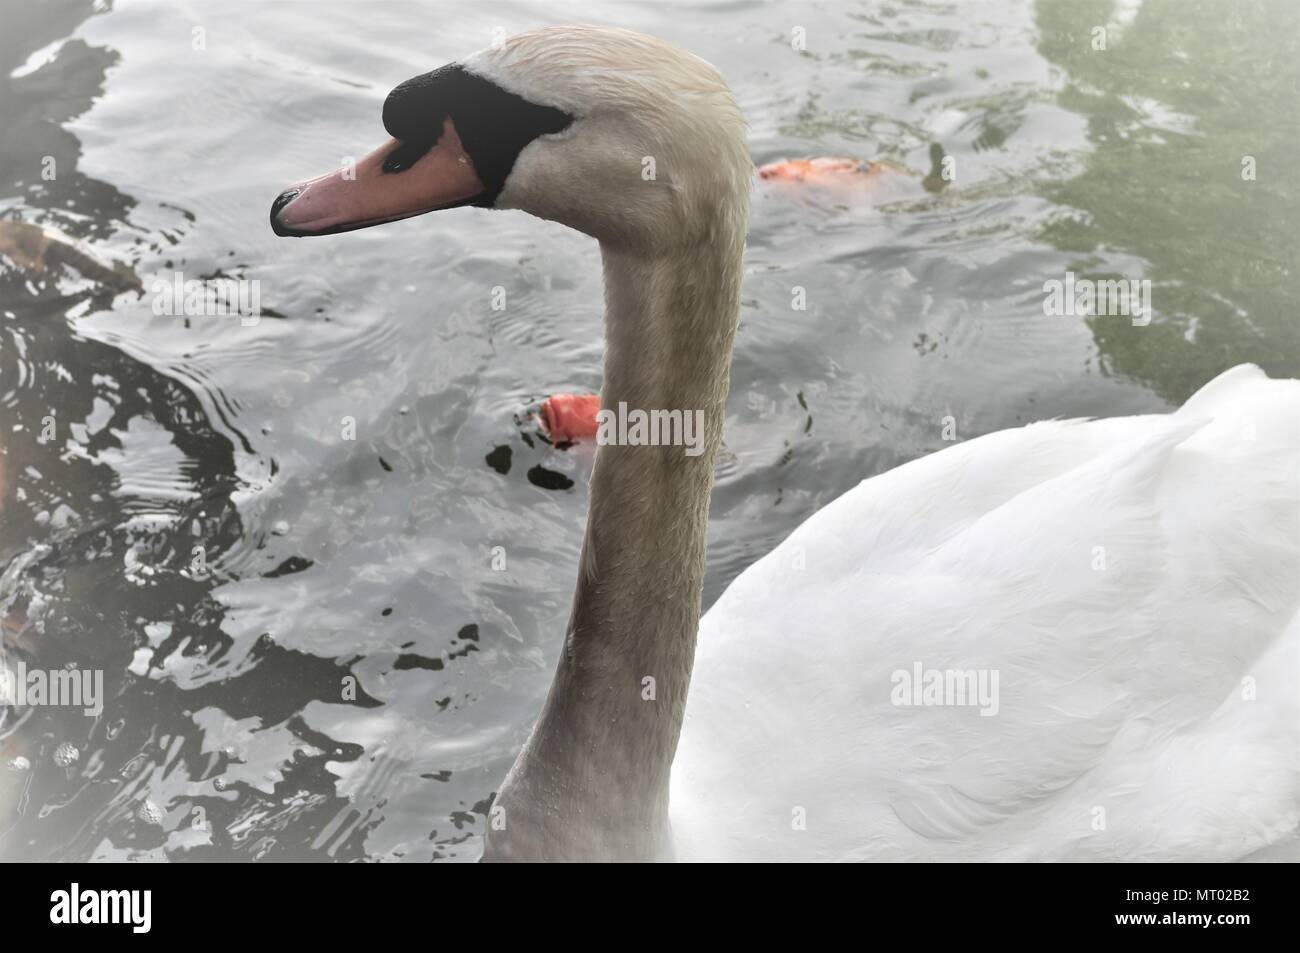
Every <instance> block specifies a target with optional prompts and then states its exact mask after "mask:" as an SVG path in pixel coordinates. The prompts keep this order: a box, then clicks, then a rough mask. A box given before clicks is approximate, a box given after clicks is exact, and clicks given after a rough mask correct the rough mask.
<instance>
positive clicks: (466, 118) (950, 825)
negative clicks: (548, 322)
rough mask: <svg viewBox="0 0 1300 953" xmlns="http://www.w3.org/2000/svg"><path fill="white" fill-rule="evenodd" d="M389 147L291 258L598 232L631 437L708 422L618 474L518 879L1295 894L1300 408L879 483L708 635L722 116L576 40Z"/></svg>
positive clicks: (754, 587) (705, 92)
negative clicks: (437, 216)
mask: <svg viewBox="0 0 1300 953" xmlns="http://www.w3.org/2000/svg"><path fill="white" fill-rule="evenodd" d="M383 121H384V125H385V127H386V128H387V130H388V132H389V133H390V135H391V136H392V138H391V139H389V140H388V141H386V142H385V143H384V144H382V145H381V146H380V147H379V148H378V149H376V150H375V151H374V152H372V153H370V154H369V155H368V156H366V157H365V158H364V159H362V160H360V161H359V162H358V163H357V164H356V167H355V168H353V169H350V170H340V171H339V172H335V173H331V174H328V175H324V176H321V177H319V178H316V179H311V180H308V181H305V182H301V183H299V184H297V185H295V186H292V187H291V188H289V189H286V190H285V191H284V192H283V193H281V195H280V196H279V197H277V198H276V199H275V201H274V203H273V204H272V209H271V223H272V227H273V229H274V230H275V232H276V233H277V234H281V235H296V236H303V235H322V234H332V233H336V232H342V231H347V230H349V229H352V228H359V227H363V226H367V225H373V224H377V223H379V222H386V221H392V220H395V219H399V218H405V217H408V216H410V215H414V214H419V213H421V212H426V211H431V210H434V209H444V208H452V207H457V206H463V205H473V206H479V207H489V208H502V209H521V210H523V211H526V212H530V213H532V214H533V215H536V216H539V217H541V218H544V219H550V220H553V221H556V222H560V223H562V224H565V225H568V226H571V227H573V228H575V229H578V230H580V231H582V232H585V233H586V234H588V235H590V236H592V237H594V238H596V239H597V240H598V242H599V244H600V253H601V259H602V266H603V271H604V281H605V298H606V313H605V335H606V348H605V356H604V382H603V387H602V391H601V405H602V407H605V408H613V407H617V406H618V405H619V403H620V402H625V403H626V404H627V406H628V407H631V408H644V409H680V410H683V411H689V410H699V411H702V413H703V421H704V432H705V440H704V452H703V453H700V454H698V455H696V456H690V455H687V454H685V453H683V452H682V448H681V447H679V446H645V445H632V444H631V443H630V442H629V443H624V444H621V445H618V444H609V445H604V446H600V447H599V448H598V451H597V453H596V457H595V464H594V468H593V472H592V474H591V491H590V510H589V514H588V520H587V527H586V533H585V537H584V544H583V548H582V554H581V560H580V565H579V566H578V570H577V584H576V588H575V592H574V597H573V609H572V615H571V617H570V621H569V624H568V626H567V630H566V632H565V633H564V643H563V651H562V652H561V654H560V659H559V663H558V667H557V670H556V672H555V676H554V681H553V683H552V686H551V689H550V693H549V695H548V697H547V699H546V702H545V705H544V707H543V710H542V712H541V714H540V716H539V718H538V719H537V722H536V724H535V726H534V728H533V730H532V732H531V734H530V735H529V736H528V739H527V741H526V742H525V744H524V746H523V749H522V750H521V751H520V753H519V756H518V759H517V760H516V762H515V763H514V766H513V767H512V768H511V770H510V772H509V773H508V775H507V777H506V778H505V780H504V782H503V783H502V785H501V788H500V790H499V792H498V793H497V795H496V798H495V801H494V803H493V806H492V808H491V812H490V816H489V823H488V824H487V828H488V829H487V834H486V839H485V846H484V859H485V860H493V861H500V860H515V861H588V860H637V861H656V860H668V859H677V860H760V859H761V860H902V859H912V860H1053V859H1075V860H1139V859H1140V860H1179V859H1199V860H1226V859H1232V858H1245V857H1259V856H1267V855H1268V854H1269V852H1270V851H1278V850H1281V851H1284V852H1286V851H1289V852H1291V853H1290V855H1291V856H1294V848H1295V844H1296V831H1297V823H1298V818H1297V812H1298V804H1300V783H1298V781H1300V766H1298V763H1297V750H1298V745H1297V724H1298V723H1300V718H1298V715H1300V712H1298V710H1297V678H1296V676H1297V665H1298V663H1300V657H1298V655H1297V644H1298V643H1300V621H1298V616H1297V606H1298V604H1300V599H1298V596H1297V574H1298V572H1300V554H1298V551H1297V549H1298V547H1297V537H1298V536H1300V532H1298V530H1300V527H1298V524H1297V513H1298V512H1300V502H1298V500H1297V459H1298V457H1300V449H1298V447H1297V443H1298V438H1297V428H1296V423H1295V422H1296V420H1297V416H1298V413H1297V412H1298V411H1300V382H1297V381H1291V380H1273V379H1269V378H1267V377H1266V376H1265V375H1264V374H1263V373H1262V372H1261V371H1259V370H1258V369H1257V368H1254V367H1251V366H1241V367H1237V368H1234V369H1232V370H1229V371H1227V372H1225V373H1223V374H1222V375H1221V376H1219V377H1217V378H1216V379H1214V380H1213V381H1211V382H1209V383H1208V384H1206V385H1205V387H1204V388H1203V389H1202V390H1201V391H1199V392H1198V393H1197V394H1195V395H1194V396H1193V397H1192V398H1191V399H1190V400H1188V401H1187V403H1186V405H1185V406H1183V407H1182V408H1181V409H1179V410H1178V411H1176V412H1174V413H1170V414H1155V415H1149V416H1137V417H1127V418H1119V419H1105V420H1053V421H1044V422H1040V423H1034V424H1031V425H1029V426H1026V427H1022V428H1019V429H1013V430H1006V431H1002V432H998V433H993V434H989V435H986V436H982V437H979V438H977V439H973V440H970V441H968V442H965V443H958V444H954V445H953V446H951V447H950V448H947V449H944V450H942V451H941V452H937V453H934V454H932V455H929V456H926V457H923V458H921V459H917V460H915V461H912V462H910V463H907V464H905V465H903V466H900V467H898V468H897V469H894V470H892V471H889V472H886V473H883V474H880V475H878V476H873V477H871V478H870V479H867V480H865V481H864V482H862V483H861V484H860V485H858V486H857V487H855V488H854V489H852V490H850V491H848V492H847V493H845V494H844V495H843V496H841V497H840V498H839V499H837V500H836V501H834V502H833V503H831V504H830V505H828V506H826V507H825V508H824V509H822V510H821V511H819V512H818V513H816V514H815V515H813V516H812V517H811V518H810V519H808V520H807V521H806V522H805V523H804V524H803V525H802V526H800V527H799V528H798V529H796V530H795V531H794V532H793V533H792V534H791V535H790V536H789V538H788V539H786V540H785V541H784V542H782V543H781V544H780V545H778V546H777V547H776V548H775V549H774V550H773V551H772V552H771V553H769V554H768V555H767V556H765V557H764V558H762V559H760V560H759V561H758V562H756V563H755V564H754V565H752V566H751V567H749V568H748V569H747V570H746V571H745V572H744V573H743V574H741V575H740V576H739V577H738V578H737V579H736V580H735V581H734V582H733V584H732V585H731V586H730V587H729V588H728V589H727V591H726V592H725V593H724V594H723V595H722V596H721V598H720V599H719V600H718V602H717V604H716V605H714V606H713V607H712V609H711V610H710V611H709V612H708V613H707V614H706V615H705V616H704V617H703V618H702V619H701V618H700V616H699V613H700V605H701V585H702V580H703V578H704V567H705V525H706V520H707V515H708V505H709V495H710V489H711V486H712V480H713V471H714V457H715V454H716V451H717V449H718V446H719V441H720V439H721V434H722V426H723V411H724V402H725V399H726V395H727V389H728V375H729V361H730V353H731V348H732V342H733V338H734V336H735V333H736V327H737V320H738V312H739V291H740V282H741V271H742V267H741V258H742V253H743V246H744V240H745V234H746V231H747V221H748V210H749V193H750V188H751V182H752V177H753V166H752V163H751V160H750V157H749V154H748V151H747V147H746V139H745V126H744V122H743V120H742V117H741V114H740V111H739V109H738V108H737V106H736V104H735V102H734V100H733V98H732V96H731V94H730V92H729V91H728V88H727V86H726V84H725V83H724V81H723V80H722V78H721V77H720V76H719V75H718V73H717V72H716V71H715V70H714V69H713V68H712V67H711V66H709V65H708V64H707V63H705V62H704V61H703V60H701V59H699V58H697V57H695V56H693V55H691V54H689V53H687V52H684V51H682V50H680V49H678V48H676V47H674V46H671V45H669V44H667V43H665V42H662V41H660V40H657V39H654V38H651V37H647V36H643V35H639V34H636V33H632V32H627V31H624V30H619V29H610V28H598V27H586V26H581V27H562V28H551V29H543V30H537V31H533V32H529V33H524V34H521V35H518V36H515V37H512V38H510V39H508V40H506V41H505V42H504V43H502V44H500V45H498V46H496V47H494V48H492V49H489V50H485V51H483V52H481V53H477V54H475V55H473V56H471V57H469V58H467V59H465V60H464V61H462V62H460V63H455V64H452V65H449V66H445V67H442V68H441V69H438V70H435V71H434V72H431V73H428V74H425V75H423V76H419V77H415V78H414V79H411V80H408V81H406V82H404V83H402V84H401V85H399V86H397V87H396V88H395V89H394V90H393V92H392V93H391V94H390V95H389V96H388V98H387V99H386V101H385V103H384V108H383ZM650 168H653V174H652V175H651V174H647V173H646V170H647V169H650ZM697 635H698V645H697ZM688 688H689V694H688Z"/></svg>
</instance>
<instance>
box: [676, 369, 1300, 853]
mask: <svg viewBox="0 0 1300 953" xmlns="http://www.w3.org/2000/svg"><path fill="white" fill-rule="evenodd" d="M1298 420H1300V382H1297V381H1281V380H1270V379H1268V378H1267V377H1265V376H1264V374H1263V373H1262V372H1261V371H1259V369H1258V368H1255V367H1252V366H1241V367H1237V368H1235V369H1233V370H1231V371H1228V372H1226V373H1224V374H1222V375H1220V376H1219V377H1218V378H1216V379H1215V380H1214V381H1212V382H1211V383H1209V384H1208V385H1206V386H1205V387H1204V388H1202V390H1201V391H1200V392H1198V393H1197V394H1196V395H1195V396H1193V397H1192V398H1191V400H1189V401H1188V403H1187V404H1186V406H1184V407H1183V408H1182V409H1181V410H1179V411H1178V412H1177V413H1174V414H1170V415H1153V416H1143V417H1129V418H1119V419H1112V420H1094V421H1050V422H1044V423H1037V424H1033V425H1030V426H1028V427H1023V428H1019V429H1016V430H1007V431H1003V432H1000V433H995V434H990V435H988V436H985V437H981V438H979V439H976V440H972V441H970V442H969V443H966V444H960V445H957V446H954V447H951V448H949V449H945V450H943V451H942V452H939V453H935V454H933V455H931V456H928V457H925V458H922V459H919V460H916V461H913V462H911V463H909V464H907V465H905V466H902V467H899V468H897V469H895V470H893V471H890V472H888V473H885V474H882V475H880V476H877V477H875V478H873V479H870V480H867V481H865V482H863V483H862V484H860V485H859V486H857V487H856V488H854V489H853V490H851V491H849V492H848V493H846V494H844V495H843V496H842V497H840V498H839V499H838V500H836V501H835V502H834V503H832V504H830V505H829V506H827V507H826V508H825V509H823V510H822V511H821V512H819V513H817V514H816V515H814V516H813V517H812V518H811V519H809V520H808V521H807V522H805V523H804V524H803V525H802V526H800V527H799V528H798V529H797V530H796V531H795V532H794V533H792V534H791V536H790V537H789V538H788V539H787V540H786V541H785V542H783V543H782V544H781V545H780V546H778V547H777V548H776V549H775V550H773V551H772V552H771V553H770V554H768V555H767V556H766V557H765V558H764V559H762V560H760V561H759V562H758V563H756V564H755V565H754V566H752V567H750V568H749V569H748V570H747V571H746V572H744V573H743V574H742V575H741V576H740V577H739V578H738V579H737V580H736V581H735V582H734V583H733V584H732V585H731V586H730V588H728V590H727V591H726V592H725V593H724V594H723V596H722V597H721V598H720V599H719V600H718V602H717V604H716V605H715V606H714V607H713V608H712V609H711V610H710V611H709V612H708V613H707V615H706V616H705V617H704V619H703V620H702V622H701V628H700V636H699V644H698V648H697V653H696V667H695V674H694V676H693V678H692V683H691V691H690V695H689V698H688V702H687V709H686V722H685V726H684V728H683V731H682V737H681V742H680V745H679V748H678V752H677V757H676V759H675V761H674V763H673V776H672V790H671V800H670V804H671V813H672V822H673V830H674V838H675V842H676V846H677V850H678V854H679V856H680V857H682V858H683V859H746V858H755V859H757V858H764V859H843V860H861V859H936V860H940V859H942V860H973V859H990V860H1043V859H1076V860H1136V859H1142V860H1180V859H1182V860H1186V859H1203V860H1228V859H1233V858H1241V857H1246V856H1249V855H1251V854H1253V853H1255V852H1258V851H1261V850H1263V849H1265V848H1270V847H1276V846H1278V845H1282V847H1283V848H1284V849H1285V848H1286V847H1287V846H1289V847H1290V848H1291V851H1292V853H1293V852H1294V845H1295V832H1296V828H1297V815H1298V802H1300V763H1298V762H1300V711H1298V708H1297V698H1298V697H1300V677H1298V676H1300V669H1298V668H1297V664H1298V662H1300V655H1298V654H1297V643H1298V642H1300V623H1298V621H1297V605H1298V597H1297V579H1298V578H1300V575H1298V573H1300V558H1298V554H1297V542H1298V540H1300V522H1298V520H1300V501H1298V494H1297V480H1298V474H1300V457H1298V453H1297V444H1298V442H1300V441H1298V432H1297V421H1298ZM800 567H802V568H800ZM918 662H919V663H921V664H922V665H923V666H924V668H925V669H927V670H929V669H936V670H949V669H952V670H976V671H979V670H983V671H985V672H994V671H995V672H997V673H998V687H999V699H998V708H997V713H996V714H994V715H991V716H984V715H981V714H980V711H979V708H978V707H976V706H972V705H966V706H951V705H948V706H910V705H909V706H906V707H904V706H899V705H895V704H892V703H891V689H892V687H893V684H892V683H891V675H892V673H893V672H895V671H897V670H904V671H911V670H912V669H913V666H914V664H915V663H918ZM801 819H802V821H803V827H804V829H799V828H800V826H801V825H800V821H801Z"/></svg>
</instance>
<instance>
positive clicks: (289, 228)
mask: <svg viewBox="0 0 1300 953" xmlns="http://www.w3.org/2000/svg"><path fill="white" fill-rule="evenodd" d="M485 191H486V188H485V186H484V185H483V182H482V180H480V179H479V176H478V172H476V171H475V169H474V162H473V160H472V159H471V158H470V156H469V154H468V153H467V152H466V151H465V148H464V146H462V145H461V141H460V136H458V135H457V134H456V124H455V123H454V122H452V119H451V117H450V116H447V117H446V118H445V119H444V120H443V124H442V133H441V135H440V136H439V137H438V141H437V142H436V143H434V144H433V145H432V146H430V147H428V148H427V149H425V148H424V147H423V146H422V145H421V144H417V143H403V142H400V141H398V140H397V139H389V140H388V141H387V142H385V143H384V144H383V145H382V146H380V147H379V148H378V149H376V150H375V151H374V152H371V153H370V154H369V155H366V156H365V157H363V158H362V159H361V160H360V161H359V162H357V163H356V165H355V166H352V165H348V166H344V167H343V168H342V169H338V170H336V171H334V172H330V173H328V174H326V175H322V176H319V177H318V178H315V179H309V180H308V181H306V182H299V183H297V184H296V185H291V186H290V187H289V188H287V189H285V190H284V191H283V192H281V193H280V195H279V197H277V198H276V200H275V202H274V204H272V206H271V228H272V229H273V230H274V231H275V233H276V234H277V235H292V236H300V235H332V234H334V233H336V232H349V231H352V230H353V229H357V228H366V227H367V226H369V225H379V224H381V223H383V222H395V221H397V220H398V219H403V218H410V217H411V216H413V215H420V214H422V213H424V212H432V211H434V210H436V209H444V208H455V207H456V206H459V205H468V204H470V203H471V202H473V201H474V200H475V199H476V198H478V197H479V196H480V195H482V194H483V193H484V192H485Z"/></svg>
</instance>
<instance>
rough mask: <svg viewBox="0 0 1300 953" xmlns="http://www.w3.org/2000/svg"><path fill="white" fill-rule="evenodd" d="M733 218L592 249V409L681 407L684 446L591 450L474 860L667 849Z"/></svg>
mask: <svg viewBox="0 0 1300 953" xmlns="http://www.w3.org/2000/svg"><path fill="white" fill-rule="evenodd" d="M735 218H737V220H738V221H737V227H736V231H737V232H738V233H737V234H725V235H720V234H719V229H710V230H709V232H710V234H709V236H708V237H702V238H701V240H700V241H699V242H698V243H696V244H694V245H691V246H688V247H684V248H681V249H680V250H679V251H676V252H674V253H673V254H670V255H664V256H660V257H646V256H644V255H638V254H634V253H630V252H625V251H618V250H614V249H611V248H607V247H604V246H602V248H601V256H602V259H603V262H604V271H605V302H606V315H605V335H606V350H605V381H604V387H603V389H602V392H601V407H602V409H604V410H609V411H612V412H614V413H616V414H617V413H618V412H619V410H620V405H622V407H624V408H625V409H626V413H627V416H628V418H629V419H631V418H632V414H633V412H634V411H637V410H641V411H653V410H660V411H681V412H682V414H681V419H682V421H683V429H682V430H680V431H678V433H679V434H680V435H681V436H684V437H687V436H689V437H693V443H694V445H693V446H684V445H682V444H681V443H678V444H676V445H667V446H664V445H660V446H647V445H626V444H611V443H607V442H606V443H602V445H601V446H599V448H598V449H597V452H596V461H595V467H594V470H593V473H592V477H591V497H590V511H589V514H588V517H587V533H586V537H585V540H584V542H583V549H582V562H581V565H580V567H579V571H578V582H577V589H576V591H575V593H574V599H573V613H572V616H571V617H570V620H569V626H568V631H567V633H566V635H565V642H564V651H563V653H562V654H561V657H560V662H559V667H558V669H557V671H556V674H555V681H554V682H553V683H552V685H551V691H550V695H549V697H548V698H547V700H546V705H545V707H544V708H543V710H542V714H541V716H540V717H539V719H538V721H537V724H536V725H535V727H534V728H533V732H532V735H531V736H530V737H529V739H528V742H527V743H526V745H525V746H524V749H523V751H522V752H521V754H520V755H519V758H518V760H517V761H516V762H515V765H514V767H513V768H512V769H511V771H510V774H509V776H508V777H507V779H506V782H505V783H504V784H503V786H502V789H501V791H500V793H499V794H498V797H497V800H496V802H495V803H494V805H493V809H494V812H496V813H495V815H494V817H493V818H492V821H493V822H492V823H489V831H488V844H487V851H486V853H485V859H510V860H597V859H617V860H652V859H662V858H664V857H665V856H668V855H670V853H671V848H670V845H669V831H668V779H669V771H670V769H671V766H672V761H673V755H674V753H675V751H676V748H677V738H678V735H679V733H680V731H681V726H682V716H683V711H684V709H685V705H686V693H687V688H688V687H689V682H690V675H691V666H692V664H693V661H694V656H695V636H696V631H697V629H698V626H699V614H700V594H701V588H702V584H703V579H704V560H705V531H706V527H707V523H708V510H709V494H710V490H711V488H712V485H713V466H714V457H715V455H716V452H717V449H718V445H719V443H720V441H721V437H722V424H723V415H724V410H725V403H726V397H727V388H728V384H729V377H730V358H731V346H732V341H733V339H734V337H735V332H736V323H737V318H738V314H739V307H740V304H739V301H740V277H741V256H742V251H743V242H744V228H743V224H744V223H743V219H742V218H741V217H740V216H735ZM688 418H689V420H690V422H691V425H692V430H691V431H690V432H689V433H687V432H686V431H685V429H684V426H685V423H686V421H687V419H688ZM661 419H662V418H661ZM697 424H698V425H700V426H702V434H700V433H696V432H695V431H694V429H693V428H694V426H695V425H697ZM632 434H633V431H632V430H631V429H630V428H629V430H628V432H627V433H624V434H621V435H620V436H623V437H627V436H632ZM633 439H635V438H633ZM498 809H499V811H498Z"/></svg>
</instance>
